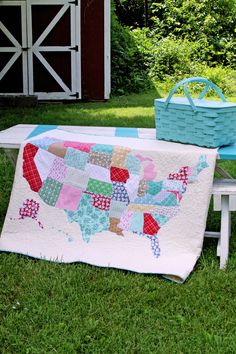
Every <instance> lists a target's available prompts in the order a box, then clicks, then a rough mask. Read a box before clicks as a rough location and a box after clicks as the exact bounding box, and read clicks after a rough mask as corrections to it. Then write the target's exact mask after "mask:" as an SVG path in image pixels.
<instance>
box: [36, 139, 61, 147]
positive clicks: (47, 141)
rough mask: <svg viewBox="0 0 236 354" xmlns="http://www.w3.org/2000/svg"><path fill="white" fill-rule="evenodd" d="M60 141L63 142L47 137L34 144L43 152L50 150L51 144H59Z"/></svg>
mask: <svg viewBox="0 0 236 354" xmlns="http://www.w3.org/2000/svg"><path fill="white" fill-rule="evenodd" d="M59 141H61V140H59V139H56V138H48V137H46V138H43V139H39V140H34V141H33V142H32V143H33V144H34V145H35V146H37V147H39V148H41V149H43V150H48V147H49V146H50V145H51V144H54V143H57V142H59Z"/></svg>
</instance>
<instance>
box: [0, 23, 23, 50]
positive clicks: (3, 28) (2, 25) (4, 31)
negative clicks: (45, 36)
mask: <svg viewBox="0 0 236 354" xmlns="http://www.w3.org/2000/svg"><path fill="white" fill-rule="evenodd" d="M0 30H2V32H3V33H4V34H5V35H6V36H7V38H8V39H9V40H10V41H11V42H12V44H13V45H14V46H15V47H16V48H18V49H20V48H21V45H20V43H19V42H18V41H17V40H16V39H15V37H13V35H12V34H11V32H10V31H9V30H8V29H7V28H6V27H5V25H4V24H3V23H2V21H0Z"/></svg>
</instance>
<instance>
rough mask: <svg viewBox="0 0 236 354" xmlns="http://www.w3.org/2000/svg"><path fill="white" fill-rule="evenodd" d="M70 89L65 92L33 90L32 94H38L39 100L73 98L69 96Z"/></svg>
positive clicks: (73, 98)
mask: <svg viewBox="0 0 236 354" xmlns="http://www.w3.org/2000/svg"><path fill="white" fill-rule="evenodd" d="M71 94H72V93H71V91H67V92H58V91H57V92H37V91H34V95H36V96H38V99H40V100H45V101H46V100H65V99H66V100H75V97H74V96H71Z"/></svg>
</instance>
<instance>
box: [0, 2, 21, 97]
mask: <svg viewBox="0 0 236 354" xmlns="http://www.w3.org/2000/svg"><path fill="white" fill-rule="evenodd" d="M25 14H26V6H25V3H24V2H22V1H21V2H20V1H1V3H0V94H2V95H4V94H5V95H7V94H9V93H10V94H17V95H19V94H28V79H27V54H26V51H25V50H26V45H27V38H26V18H25Z"/></svg>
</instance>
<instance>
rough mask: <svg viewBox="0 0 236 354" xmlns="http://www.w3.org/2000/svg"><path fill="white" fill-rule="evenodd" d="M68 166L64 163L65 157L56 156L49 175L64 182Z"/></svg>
mask: <svg viewBox="0 0 236 354" xmlns="http://www.w3.org/2000/svg"><path fill="white" fill-rule="evenodd" d="M66 171H67V167H66V166H65V164H64V159H62V158H60V157H56V158H55V159H54V161H53V164H52V167H51V170H50V172H49V175H48V177H50V178H52V179H55V180H56V181H58V182H61V183H63V182H64V180H65V178H66Z"/></svg>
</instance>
